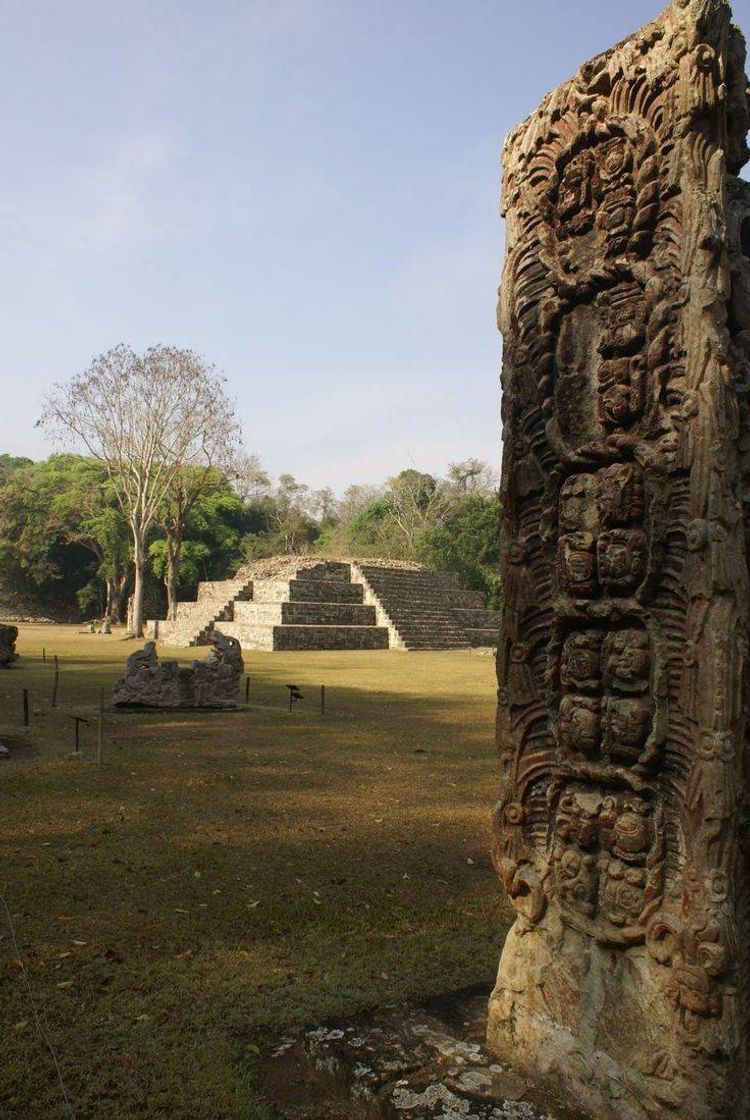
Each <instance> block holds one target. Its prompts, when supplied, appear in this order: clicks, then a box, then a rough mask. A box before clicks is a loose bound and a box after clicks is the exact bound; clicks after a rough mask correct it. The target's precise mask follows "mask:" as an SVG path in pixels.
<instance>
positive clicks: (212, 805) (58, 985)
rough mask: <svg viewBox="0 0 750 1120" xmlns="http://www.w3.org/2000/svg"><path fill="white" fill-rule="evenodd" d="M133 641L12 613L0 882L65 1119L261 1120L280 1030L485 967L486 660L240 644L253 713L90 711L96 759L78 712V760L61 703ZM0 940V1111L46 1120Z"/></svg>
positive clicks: (500, 928) (417, 992)
mask: <svg viewBox="0 0 750 1120" xmlns="http://www.w3.org/2000/svg"><path fill="white" fill-rule="evenodd" d="M42 646H46V648H47V653H48V656H49V654H50V653H51V652H52V653H57V654H58V656H59V658H60V664H61V684H60V707H59V708H57V709H55V710H52V709H51V708H50V707H49V700H50V696H51V683H52V670H51V667H50V664H49V663H48V664H46V665H44V664H42V663H41V659H40V654H41V648H42ZM133 648H134V646H133V644H132V643H126V642H123V641H121V640H120V638H119V637H118V636H117V635H113V636H112V637H111V638H110V637H100V636H89V635H79V634H76V633H75V631H74V630H73V629H72V628H69V627H51V626H45V627H42V626H38V627H34V626H24V627H21V636H20V639H19V650H20V652H21V654H22V656H23V660H22V661H21V662H20V663H19V664H18V665H17V666H16V667H14V668H13V669H11V670H8V671H7V672H5V673H3V674H1V675H0V704H1V705H2V708H1V709H0V721H1V722H0V738H2V735H3V732H6V733H7V732H10V731H11V730H12V731H13V734H14V735H15V736H16V737H20V739H22V740H23V742H24V748H23V752H17V757H16V758H14V760H12V761H9V762H2V763H0V784H2V789H3V836H4V843H3V858H2V869H1V870H0V884H1V886H0V889H1V890H2V893H3V895H4V896H5V898H6V899H7V901H8V905H9V907H10V910H11V912H12V914H13V920H14V924H15V927H16V929H17V933H18V940H19V945H20V948H21V952H22V954H23V956H24V959H25V961H26V963H27V967H28V969H29V977H30V981H31V985H32V989H33V992H34V996H35V998H36V1000H37V1001H38V1003H39V1005H40V1008H41V1009H42V1012H43V1014H44V1017H45V1020H46V1023H47V1026H48V1030H49V1034H50V1037H51V1039H52V1040H53V1042H54V1044H55V1046H56V1049H57V1051H58V1053H59V1057H60V1062H61V1066H62V1070H63V1075H64V1079H65V1083H66V1085H67V1087H68V1092H69V1094H70V1097H71V1100H72V1102H73V1105H74V1109H75V1115H76V1116H77V1117H78V1120H94V1118H96V1120H110V1118H111V1120H115V1118H117V1120H124V1118H131V1117H149V1118H150V1117H179V1118H186V1117H190V1118H193V1117H195V1118H200V1120H218V1118H227V1120H230V1118H231V1120H249V1118H258V1120H261V1118H263V1117H269V1116H270V1115H271V1114H270V1113H269V1112H268V1111H267V1110H266V1109H265V1106H264V1105H263V1103H262V1101H261V1100H260V1099H259V1096H258V1092H257V1090H256V1089H255V1088H254V1085H255V1080H256V1075H257V1071H258V1067H259V1064H260V1063H262V1061H263V1060H264V1054H265V1052H266V1050H265V1048H266V1046H267V1044H268V1043H269V1042H270V1041H272V1039H273V1038H274V1037H277V1036H278V1035H279V1034H280V1033H282V1032H284V1031H286V1030H289V1029H294V1028H296V1027H300V1026H303V1025H307V1024H312V1023H315V1022H317V1021H319V1020H322V1019H325V1018H326V1017H327V1016H330V1015H333V1014H339V1013H343V1014H352V1013H356V1012H358V1011H360V1010H362V1009H364V1008H366V1007H369V1006H376V1005H379V1004H382V1003H384V1002H387V1001H388V1000H392V999H394V998H401V997H408V998H412V997H413V998H421V997H424V996H427V995H430V994H434V993H436V992H440V991H443V990H447V989H451V988H457V987H460V986H463V985H466V984H472V983H476V982H479V981H489V980H491V978H492V976H493V973H494V970H495V967H496V964H497V959H498V956H499V952H500V947H501V944H502V939H503V935H504V932H505V929H506V928H507V922H508V913H507V910H506V908H505V905H504V903H502V902H501V898H500V891H499V887H498V885H497V883H496V881H495V877H494V874H493V872H492V870H491V868H490V863H489V859H488V856H487V848H488V838H487V827H488V817H489V811H490V807H491V804H492V800H493V792H494V784H495V782H494V771H495V765H494V751H493V747H492V723H493V718H494V681H493V666H492V662H491V660H490V659H489V658H482V657H479V656H477V655H476V654H472V653H465V652H456V653H435V654H429V653H424V654H417V653H410V654H403V653H397V652H387V651H384V652H377V653H304V654H293V653H285V654H284V653H276V654H264V653H257V654H254V653H250V654H247V655H246V666H247V669H248V672H249V675H250V678H251V707H250V709H249V710H248V711H243V712H240V713H204V714H201V715H196V714H193V713H183V714H179V713H178V714H175V713H172V714H166V715H154V714H127V715H125V714H115V713H109V714H108V717H107V727H106V738H105V758H104V766H103V768H102V769H98V768H97V766H96V764H95V751H94V749H93V744H94V733H93V729H92V728H89V729H84V736H83V745H84V750H85V755H84V758H83V759H82V760H80V761H75V760H73V759H72V758H71V757H70V752H71V750H72V744H73V731H72V727H73V725H72V721H71V720H70V718H69V717H70V715H71V714H81V715H84V716H88V717H89V718H91V717H93V716H94V715H95V713H96V711H97V707H98V696H99V689H100V687H101V686H106V687H107V689H108V690H109V687H110V686H111V684H112V682H113V681H114V680H115V679H116V677H117V676H119V675H120V668H121V666H122V664H123V662H124V659H125V657H126V656H127V654H128V653H130V652H132V649H133ZM195 652H196V651H178V652H177V655H178V656H180V657H182V658H184V659H190V658H191V657H192V656H193V655H194V654H195ZM197 653H198V656H201V651H197ZM288 683H294V684H297V685H299V686H300V688H301V689H302V692H303V693H304V695H305V701H304V702H303V703H302V704H300V705H299V706H298V708H297V709H296V710H295V712H294V713H293V714H292V715H290V714H289V713H288V711H287V710H286V688H285V685H286V684H288ZM321 684H325V685H326V692H327V697H326V700H327V712H326V716H325V718H324V719H323V718H321V716H320V713H319V710H318V706H317V705H318V688H319V686H320V685H321ZM24 687H26V688H28V689H29V690H30V692H31V699H32V708H35V709H36V710H37V712H38V714H36V715H34V716H33V718H32V726H31V727H30V729H29V731H28V733H25V734H24V733H23V732H19V728H18V724H19V723H20V713H21V691H22V689H23V688H24ZM21 753H22V754H23V758H24V761H23V762H21V760H20V759H21ZM0 935H2V940H0V1007H1V1008H2V1017H1V1018H2V1028H1V1029H2V1032H3V1038H4V1041H5V1045H4V1047H3V1057H2V1062H1V1063H0V1116H1V1117H3V1118H5V1117H8V1118H9V1120H10V1118H12V1120H22V1118H25V1117H29V1118H31V1117H34V1118H35V1120H41V1118H45V1117H49V1118H50V1120H51V1118H52V1117H59V1116H62V1115H64V1112H63V1110H62V1108H61V1103H60V1091H59V1086H58V1084H57V1081H56V1077H55V1073H54V1069H53V1067H52V1065H51V1062H50V1060H49V1058H48V1056H47V1055H46V1054H45V1052H44V1051H43V1049H42V1047H41V1046H40V1042H39V1038H38V1035H37V1032H36V1029H35V1026H34V1022H33V1018H32V1015H31V1010H30V1007H29V1003H28V999H27V994H26V990H25V986H24V983H23V980H22V977H21V973H20V969H19V967H18V963H17V959H16V957H15V953H14V952H13V949H12V945H11V940H10V937H9V936H8V930H7V929H6V928H5V927H4V926H3V923H2V920H0Z"/></svg>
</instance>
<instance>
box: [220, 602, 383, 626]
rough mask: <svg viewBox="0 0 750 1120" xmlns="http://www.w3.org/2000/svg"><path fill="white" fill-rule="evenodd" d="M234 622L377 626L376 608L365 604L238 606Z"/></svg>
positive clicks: (292, 603) (241, 604)
mask: <svg viewBox="0 0 750 1120" xmlns="http://www.w3.org/2000/svg"><path fill="white" fill-rule="evenodd" d="M233 621H234V622H247V623H250V624H255V625H271V626H281V625H295V624H298V625H302V626H374V625H375V621H376V619H375V608H374V607H371V606H364V605H363V604H361V603H314V602H312V603H311V602H301V603H297V602H280V603H256V602H255V601H253V602H251V603H235V604H234V619H233Z"/></svg>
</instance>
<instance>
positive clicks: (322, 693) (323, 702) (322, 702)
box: [320, 684, 326, 716]
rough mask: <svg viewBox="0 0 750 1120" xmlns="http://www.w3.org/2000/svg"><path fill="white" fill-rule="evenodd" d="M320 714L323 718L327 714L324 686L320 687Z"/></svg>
mask: <svg viewBox="0 0 750 1120" xmlns="http://www.w3.org/2000/svg"><path fill="white" fill-rule="evenodd" d="M320 714H321V715H322V716H324V715H325V714H326V686H325V685H324V684H322V685H321V686H320Z"/></svg>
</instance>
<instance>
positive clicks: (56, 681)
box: [52, 654, 60, 708]
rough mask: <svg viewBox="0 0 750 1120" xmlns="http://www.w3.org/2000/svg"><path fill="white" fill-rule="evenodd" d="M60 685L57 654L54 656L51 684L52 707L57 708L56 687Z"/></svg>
mask: <svg viewBox="0 0 750 1120" xmlns="http://www.w3.org/2000/svg"><path fill="white" fill-rule="evenodd" d="M59 683H60V666H59V664H58V661H57V654H55V679H54V681H53V682H52V707H53V708H56V707H57V687H58V685H59Z"/></svg>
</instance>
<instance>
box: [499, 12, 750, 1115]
mask: <svg viewBox="0 0 750 1120" xmlns="http://www.w3.org/2000/svg"><path fill="white" fill-rule="evenodd" d="M744 64H745V48H744V40H743V38H742V36H741V34H740V33H739V31H738V30H737V29H736V28H735V27H734V26H732V24H731V14H730V11H729V8H728V7H727V6H726V4H724V3H722V2H721V0H677V2H675V3H673V4H672V5H671V6H670V7H669V8H668V9H667V10H666V11H665V12H664V13H663V14H662V15H661V16H660V17H659V18H658V19H657V20H655V22H653V23H652V24H650V25H649V26H647V27H646V28H644V29H643V30H642V31H640V32H639V33H637V34H636V35H634V36H633V37H631V38H630V39H628V40H626V41H625V42H623V43H621V44H620V45H619V46H617V47H615V48H614V49H612V50H611V51H609V52H607V53H605V54H602V55H600V56H599V57H597V58H595V59H594V60H593V61H591V62H589V63H587V64H586V65H584V66H583V67H581V69H580V71H579V72H578V74H577V76H576V77H575V78H574V79H573V80H572V81H570V82H568V83H566V84H565V85H563V86H561V87H560V88H558V89H557V90H555V91H554V92H553V93H551V94H549V95H548V96H547V97H545V99H544V100H543V101H542V103H541V105H540V107H539V109H538V111H537V112H536V113H535V114H534V115H533V116H532V117H530V118H529V120H528V121H526V122H525V123H524V124H522V125H521V126H519V127H518V128H516V129H515V130H514V132H513V133H512V134H511V135H510V137H509V138H508V140H507V142H506V146H505V151H504V183H503V200H504V201H503V212H504V216H505V218H506V221H507V235H508V236H507V255H506V261H505V269H504V274H503V284H502V289H501V299H500V308H499V320H500V327H501V330H502V332H503V335H504V338H505V350H504V368H503V422H504V441H505V442H504V463H503V510H504V512H503V556H504V560H503V585H504V591H505V608H504V614H503V625H502V635H501V641H500V647H499V651H498V676H499V683H500V702H499V710H498V742H499V749H500V765H501V787H500V797H499V801H498V805H497V808H496V817H495V829H494V855H495V861H496V866H497V868H498V871H499V873H500V876H501V878H502V881H503V883H504V885H505V888H506V890H507V893H508V895H509V896H510V898H511V900H512V902H513V905H514V907H515V910H516V915H517V917H516V922H515V924H514V926H513V928H512V930H511V932H510V934H509V936H508V939H507V943H506V946H505V949H504V952H503V957H502V961H501V964H500V970H499V975H498V980H497V986H496V988H495V991H494V993H493V996H492V1000H491V1004H490V1020H489V1033H488V1040H489V1045H490V1048H491V1049H492V1050H493V1051H494V1052H495V1053H496V1054H497V1055H499V1056H500V1057H501V1059H505V1060H507V1061H508V1062H510V1063H512V1064H514V1065H515V1066H516V1067H520V1068H521V1069H522V1070H523V1071H524V1072H526V1073H528V1074H530V1075H532V1076H537V1077H540V1076H541V1077H545V1078H548V1079H549V1080H550V1081H551V1082H552V1083H554V1085H555V1086H556V1088H557V1090H558V1091H560V1092H562V1094H563V1096H564V1097H565V1098H566V1099H567V1100H568V1102H573V1103H577V1104H578V1105H579V1106H580V1107H582V1108H583V1109H584V1111H587V1112H589V1113H590V1115H591V1116H592V1117H595V1118H596V1120H646V1118H648V1120H652V1118H659V1120H661V1118H665V1120H666V1118H667V1117H668V1118H670V1120H676V1118H679V1120H718V1118H722V1120H725V1118H731V1120H745V1118H747V1117H750V1089H749V1083H750V1065H748V1063H747V1047H748V1030H749V1029H750V1023H749V1022H748V1018H749V1015H748V1011H749V1000H750V975H749V971H748V970H749V967H750V962H749V959H748V958H749V955H750V907H749V905H748V894H749V891H748V888H749V887H750V878H749V870H748V837H747V829H746V824H745V820H746V816H747V809H748V798H747V786H748V783H747V778H746V777H745V769H746V765H747V764H746V759H747V753H748V752H747V748H746V741H747V740H746V736H747V732H746V723H747V717H748V696H749V692H750V690H749V689H748V611H749V610H750V601H749V599H748V576H747V556H748V533H749V529H748V526H750V511H749V509H748V502H749V501H750V398H749V389H750V186H748V185H747V184H745V183H744V182H742V181H740V180H739V179H738V178H736V177H735V176H736V175H737V174H738V173H739V170H740V168H741V167H742V166H743V164H744V162H745V160H746V158H747V154H748V153H747V148H746V145H745V136H746V132H747V127H748V109H747V97H746V93H747V79H746V78H745V73H744Z"/></svg>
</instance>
